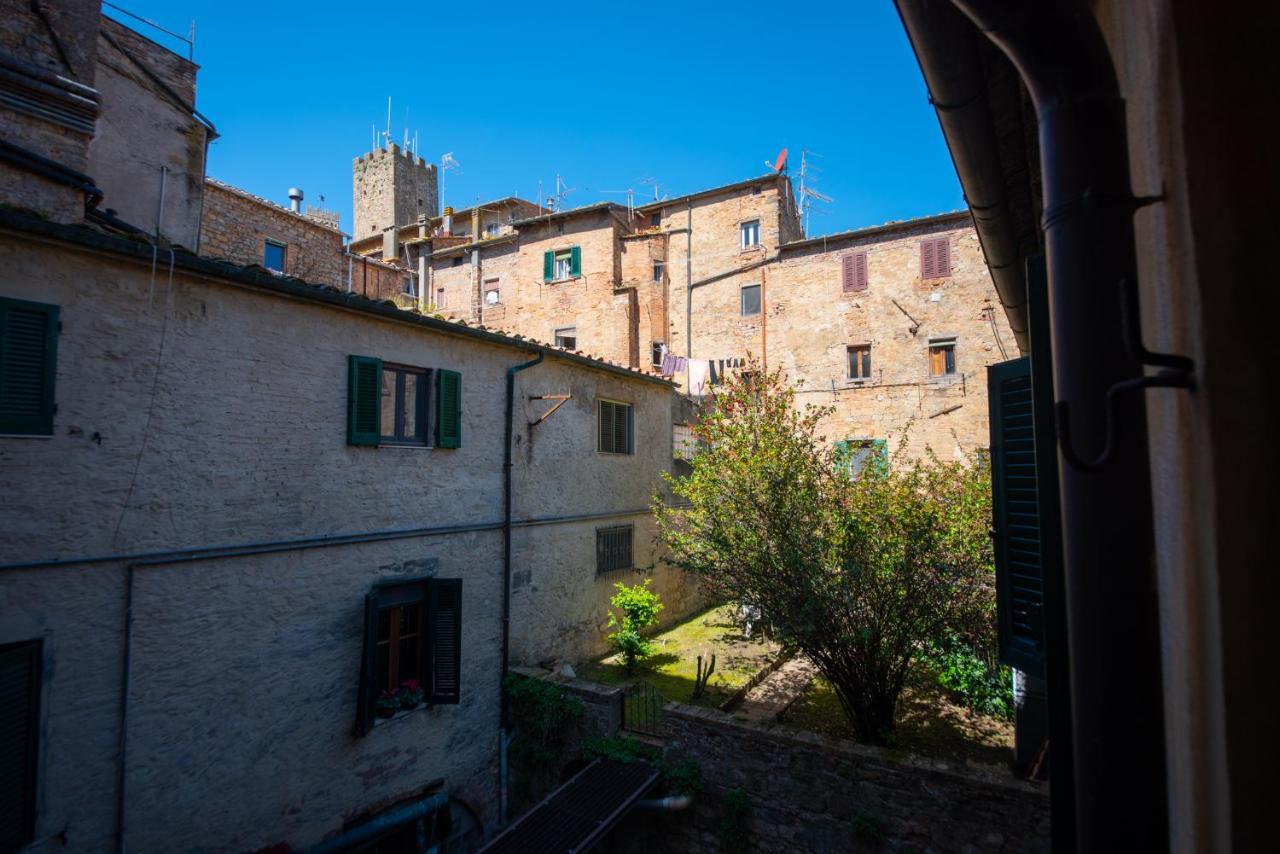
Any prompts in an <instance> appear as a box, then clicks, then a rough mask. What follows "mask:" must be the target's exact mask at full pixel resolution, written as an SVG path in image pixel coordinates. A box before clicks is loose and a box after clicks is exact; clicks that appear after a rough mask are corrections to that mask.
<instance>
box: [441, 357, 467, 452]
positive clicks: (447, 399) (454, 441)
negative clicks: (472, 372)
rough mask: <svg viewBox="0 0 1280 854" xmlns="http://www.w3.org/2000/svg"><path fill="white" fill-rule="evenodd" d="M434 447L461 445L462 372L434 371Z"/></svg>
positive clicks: (456, 446) (458, 446) (457, 446)
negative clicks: (435, 414)
mask: <svg viewBox="0 0 1280 854" xmlns="http://www.w3.org/2000/svg"><path fill="white" fill-rule="evenodd" d="M436 394H437V411H438V415H437V420H436V447H437V448H461V447H462V374H460V373H458V372H457V371H437V372H436Z"/></svg>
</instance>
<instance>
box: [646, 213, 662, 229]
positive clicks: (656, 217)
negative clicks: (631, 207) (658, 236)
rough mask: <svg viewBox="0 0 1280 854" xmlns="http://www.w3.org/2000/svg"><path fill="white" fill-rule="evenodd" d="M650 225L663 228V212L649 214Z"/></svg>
mask: <svg viewBox="0 0 1280 854" xmlns="http://www.w3.org/2000/svg"><path fill="white" fill-rule="evenodd" d="M649 225H650V226H652V227H653V228H662V214H661V213H651V214H649Z"/></svg>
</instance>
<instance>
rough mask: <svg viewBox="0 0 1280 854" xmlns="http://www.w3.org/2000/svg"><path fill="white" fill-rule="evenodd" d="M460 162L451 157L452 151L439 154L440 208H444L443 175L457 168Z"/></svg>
mask: <svg viewBox="0 0 1280 854" xmlns="http://www.w3.org/2000/svg"><path fill="white" fill-rule="evenodd" d="M460 165H461V164H460V163H458V161H457V160H455V159H454V158H453V152H452V151H446V152H445V153H444V154H441V155H440V209H441V210H444V176H445V173H446V172H448V171H449V170H450V169H457V168H458V167H459V166H460Z"/></svg>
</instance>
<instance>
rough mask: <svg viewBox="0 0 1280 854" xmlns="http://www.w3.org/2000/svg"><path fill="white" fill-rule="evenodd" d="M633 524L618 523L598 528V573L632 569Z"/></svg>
mask: <svg viewBox="0 0 1280 854" xmlns="http://www.w3.org/2000/svg"><path fill="white" fill-rule="evenodd" d="M634 530H635V529H634V527H633V526H632V525H617V526H614V527H611V528H599V529H597V530H596V574H597V575H598V574H600V573H604V572H614V571H616V570H619V569H631V568H632V566H634V561H633V559H632V555H631V540H632V533H633V532H634Z"/></svg>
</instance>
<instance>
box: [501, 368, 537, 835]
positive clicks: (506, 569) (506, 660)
mask: <svg viewBox="0 0 1280 854" xmlns="http://www.w3.org/2000/svg"><path fill="white" fill-rule="evenodd" d="M544 358H546V354H545V353H543V352H541V351H539V352H538V358H536V359H533V360H532V361H528V362H523V363H521V364H519V365H512V366H511V367H509V368H507V417H506V421H505V423H504V425H503V426H504V433H505V439H506V441H505V442H504V444H503V448H502V674H501V677H500V679H499V682H498V697H499V700H498V702H499V705H498V708H499V709H500V715H499V723H498V777H499V780H498V822H499V824H501V825H503V826H505V825H506V823H507V747H508V746H509V745H510V743H511V736H510V734H509V733H508V731H507V724H508V720H507V718H508V717H509V713H508V709H507V689H506V681H507V670H508V669H509V667H510V661H511V508H512V505H513V504H514V502H513V501H512V500H511V499H512V495H511V492H512V490H511V469H512V466H513V463H512V461H511V458H512V453H511V443H512V441H513V440H514V436H513V435H512V433H513V430H512V424H511V422H512V419H513V418H514V417H515V399H516V374H518V373H520V372H521V371H525V370H528V369H529V368H532V367H533V366H534V365H540V364H542V360H543V359H544Z"/></svg>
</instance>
